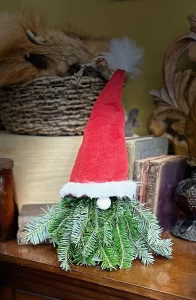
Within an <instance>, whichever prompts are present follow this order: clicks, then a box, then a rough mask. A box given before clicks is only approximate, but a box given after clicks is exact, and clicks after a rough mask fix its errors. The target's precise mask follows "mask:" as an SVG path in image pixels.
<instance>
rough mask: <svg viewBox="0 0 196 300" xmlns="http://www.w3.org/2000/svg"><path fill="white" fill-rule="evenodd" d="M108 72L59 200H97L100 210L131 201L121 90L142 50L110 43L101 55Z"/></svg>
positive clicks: (127, 42)
mask: <svg viewBox="0 0 196 300" xmlns="http://www.w3.org/2000/svg"><path fill="white" fill-rule="evenodd" d="M103 56H104V58H105V59H106V61H107V63H108V66H109V68H110V69H113V70H116V71H115V73H114V74H113V76H112V78H111V79H110V81H109V82H108V84H107V85H106V87H105V88H104V90H103V91H102V92H101V94H100V95H99V97H98V99H97V100H96V103H95V105H94V107H93V110H92V113H91V116H90V118H89V120H88V123H87V125H86V127H85V130H84V135H83V142H82V145H81V147H80V149H79V152H78V155H77V158H76V161H75V165H74V167H73V170H72V173H71V176H70V180H69V182H68V183H67V184H65V185H64V186H63V187H62V188H61V190H60V194H61V196H62V197H63V196H66V195H70V194H71V195H72V196H75V197H82V196H87V197H89V198H97V205H98V207H99V208H101V209H107V208H109V207H110V204H111V200H110V197H119V198H122V197H126V196H127V197H129V198H132V197H133V196H134V195H135V193H136V182H134V181H132V180H128V178H127V176H128V158H127V150H126V143H125V132H124V127H125V113H124V109H123V106H122V89H123V85H124V80H125V73H129V74H130V77H134V76H135V75H137V74H138V73H139V71H138V70H137V69H136V68H135V67H136V65H137V63H139V62H140V60H141V58H142V56H143V50H142V49H140V48H137V47H136V43H135V42H134V41H132V40H130V39H128V38H124V39H122V40H112V42H111V45H110V49H109V51H108V52H107V53H105V54H103Z"/></svg>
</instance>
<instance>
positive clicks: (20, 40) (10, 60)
mask: <svg viewBox="0 0 196 300" xmlns="http://www.w3.org/2000/svg"><path fill="white" fill-rule="evenodd" d="M107 47H108V40H105V39H99V38H97V39H94V38H91V37H85V36H81V35H77V34H75V33H71V32H66V31H65V30H61V29H58V30H54V29H48V28H47V27H46V25H45V22H44V20H43V19H42V18H40V19H36V18H34V17H33V16H29V15H28V16H23V17H22V16H18V15H9V14H0V86H7V85H10V84H15V83H19V82H23V81H26V80H30V79H32V78H35V77H37V76H45V75H59V76H66V75H68V70H69V68H70V66H72V65H74V64H78V65H81V64H84V63H88V62H90V61H91V60H92V59H93V58H95V57H97V56H98V55H99V54H100V53H101V52H103V51H107ZM30 54H32V55H34V54H36V55H37V54H39V55H41V56H44V58H45V59H46V62H47V67H46V68H43V69H39V68H38V67H35V66H34V65H33V64H32V63H30V62H29V61H27V60H26V59H25V57H28V56H29V55H30ZM104 68H105V67H104ZM98 69H99V67H98ZM103 73H104V72H103ZM106 73H107V72H106ZM107 76H108V74H106V77H107Z"/></svg>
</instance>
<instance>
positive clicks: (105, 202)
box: [97, 197, 111, 210]
mask: <svg viewBox="0 0 196 300" xmlns="http://www.w3.org/2000/svg"><path fill="white" fill-rule="evenodd" d="M97 206H98V207H99V208H100V209H103V210H106V209H108V208H109V207H110V206H111V200H110V198H108V197H107V198H99V199H97Z"/></svg>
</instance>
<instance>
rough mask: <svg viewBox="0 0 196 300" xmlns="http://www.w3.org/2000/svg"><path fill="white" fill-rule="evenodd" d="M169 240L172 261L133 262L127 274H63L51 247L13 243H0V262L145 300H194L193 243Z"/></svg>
mask: <svg viewBox="0 0 196 300" xmlns="http://www.w3.org/2000/svg"><path fill="white" fill-rule="evenodd" d="M172 239H173V243H174V245H173V259H172V260H167V259H164V258H161V257H156V260H155V262H154V264H153V265H151V266H148V267H145V266H143V265H142V264H141V263H140V261H134V263H133V266H132V268H131V269H130V270H118V271H112V272H109V271H102V270H101V269H100V268H98V267H88V268H87V267H78V266H73V268H72V271H71V272H64V271H62V270H61V269H60V268H59V264H58V262H57V257H56V251H55V249H54V248H53V247H52V246H51V245H39V246H29V245H28V246H18V245H17V243H16V241H15V240H11V241H8V242H5V243H0V261H4V262H8V263H11V264H12V265H23V266H24V267H30V268H31V269H35V270H42V271H46V272H49V273H53V274H58V275H60V276H65V277H68V278H69V279H73V280H74V279H80V280H82V281H83V282H84V284H86V283H89V284H90V283H94V284H96V285H100V286H102V287H107V288H112V289H114V290H118V291H122V292H126V293H127V292H128V293H133V294H135V295H142V296H144V297H147V299H148V298H150V299H151V298H152V299H170V300H174V299H194V300H195V299H196V243H193V242H188V241H183V240H180V239H177V238H174V237H172ZM60 276H59V279H60ZM108 299H109V298H108ZM123 299H124V298H123ZM131 299H132V298H131ZM134 299H135V298H134ZM142 299H143V298H142Z"/></svg>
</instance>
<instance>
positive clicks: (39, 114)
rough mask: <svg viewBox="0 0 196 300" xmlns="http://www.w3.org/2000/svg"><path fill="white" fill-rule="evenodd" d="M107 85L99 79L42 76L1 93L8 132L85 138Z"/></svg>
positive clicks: (1, 116) (1, 110)
mask: <svg viewBox="0 0 196 300" xmlns="http://www.w3.org/2000/svg"><path fill="white" fill-rule="evenodd" d="M104 86H105V82H104V81H103V80H102V79H100V78H91V77H78V76H70V77H64V78H61V77H42V78H36V79H34V80H32V81H29V82H26V83H24V84H20V85H14V86H11V87H9V88H5V89H1V90H0V119H1V122H2V124H3V125H4V127H5V129H6V130H8V131H10V132H13V133H18V134H28V135H46V136H62V135H82V134H83V131H84V127H85V125H86V123H87V121H88V118H89V116H90V113H91V110H92V107H93V105H94V103H95V101H96V99H97V97H98V95H99V94H100V92H101V91H102V90H103V88H104Z"/></svg>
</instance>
